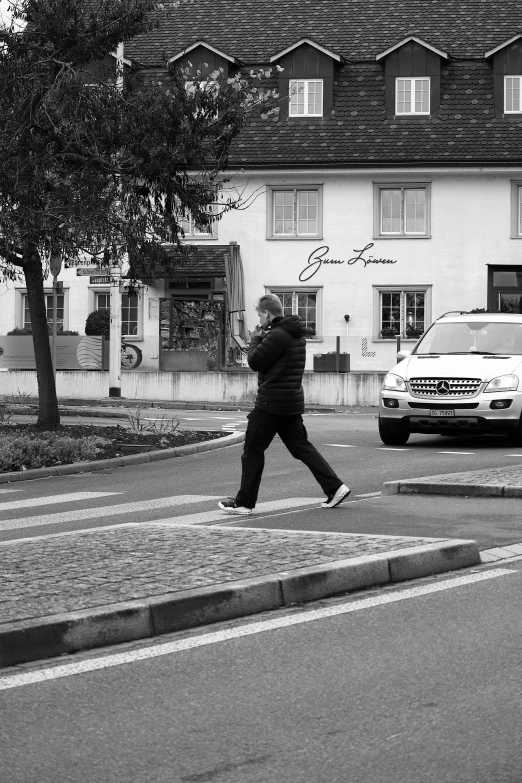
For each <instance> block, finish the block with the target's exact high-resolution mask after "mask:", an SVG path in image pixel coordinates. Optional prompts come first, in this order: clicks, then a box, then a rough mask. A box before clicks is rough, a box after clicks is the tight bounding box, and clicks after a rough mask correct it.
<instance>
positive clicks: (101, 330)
mask: <svg viewBox="0 0 522 783" xmlns="http://www.w3.org/2000/svg"><path fill="white" fill-rule="evenodd" d="M110 326H111V314H110V313H109V312H108V310H93V311H92V313H89V315H88V316H87V320H86V321H85V334H86V335H88V336H91V335H96V334H101V335H103V336H104V337H108V336H109V330H110Z"/></svg>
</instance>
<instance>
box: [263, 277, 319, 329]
mask: <svg viewBox="0 0 522 783" xmlns="http://www.w3.org/2000/svg"><path fill="white" fill-rule="evenodd" d="M265 293H266V294H273V293H275V294H276V296H277V294H279V293H282V294H292V298H293V302H292V314H294V308H295V310H296V309H297V295H298V294H315V295H316V300H315V306H316V333H315V335H314V336H313V337H307V338H306V339H307V342H314V343H320V342H322V341H323V286H322V285H302V286H299V285H297V286H296V285H266V286H265ZM295 314H297V313H295Z"/></svg>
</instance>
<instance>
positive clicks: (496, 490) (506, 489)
mask: <svg viewBox="0 0 522 783" xmlns="http://www.w3.org/2000/svg"><path fill="white" fill-rule="evenodd" d="M382 494H383V495H397V494H401V495H447V496H466V497H511V498H518V497H522V486H521V487H516V486H511V485H507V484H487V483H483V484H465V483H462V482H451V481H444V482H442V481H440V482H437V481H435V480H434V481H429V480H419V481H416V480H415V479H408V480H402V481H386V482H385V483H384V485H383V490H382Z"/></svg>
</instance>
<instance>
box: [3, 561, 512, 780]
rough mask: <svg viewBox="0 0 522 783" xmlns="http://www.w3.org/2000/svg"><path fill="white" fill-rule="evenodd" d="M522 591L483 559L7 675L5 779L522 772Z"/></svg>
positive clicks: (448, 776) (474, 776)
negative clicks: (405, 581) (434, 575)
mask: <svg viewBox="0 0 522 783" xmlns="http://www.w3.org/2000/svg"><path fill="white" fill-rule="evenodd" d="M521 590H522V568H521V562H520V561H519V562H515V563H512V564H510V566H509V568H499V567H492V568H488V567H484V566H482V567H479V568H475V569H470V570H467V571H465V572H459V574H458V575H457V574H451V575H445V576H443V577H439V578H431V579H427V580H418V581H417V582H414V583H410V584H407V585H404V586H399V587H393V588H391V589H380V590H375V591H369V592H366V593H361V594H359V595H356V596H351V597H348V598H347V597H344V598H338V599H331V600H328V601H322V602H320V603H318V604H315V605H307V606H306V607H305V608H303V607H295V608H293V609H289V610H286V611H282V612H277V613H270V614H269V615H261V616H256V618H254V619H248V620H241V621H235V622H231V623H227V624H223V625H221V626H212V627H211V628H210V627H207V628H205V629H200V630H198V631H195V632H186V633H183V634H177V635H172V636H170V637H164V638H162V640H161V641H160V642H159V643H158V642H157V641H156V642H150V641H149V642H147V643H135V644H132V645H122V646H121V647H118V648H113V649H112V650H107V649H105V650H103V651H102V652H98V653H96V654H94V653H83V654H80V655H77V656H72V657H70V658H64V659H62V660H60V661H58V662H56V661H54V662H48V663H47V664H45V663H44V664H42V663H40V664H37V665H26V666H23V667H18V669H17V670H16V671H15V672H13V671H6V672H2V673H0V733H1V736H2V752H1V754H0V779H1V780H2V781H5V783H33V781H34V783H36V781H38V783H85V781H89V783H420V781H422V783H492V781H494V783H519V782H520V779H521V777H520V770H521V769H522V744H521V743H520V735H521V731H522V719H521V714H522V695H521V690H520V687H519V684H520V678H521V676H522V664H521V661H522V659H521V655H520V648H521V643H522V633H521V628H522V604H521V602H520V601H519V600H518V598H517V596H518V595H520V592H521ZM116 653H117V654H119V657H118V658H115V657H111V656H114V655H115V654H116ZM13 674H15V675H16V676H15V679H14V680H9V679H8V678H10V677H11V676H12V675H13ZM53 678H54V679H53Z"/></svg>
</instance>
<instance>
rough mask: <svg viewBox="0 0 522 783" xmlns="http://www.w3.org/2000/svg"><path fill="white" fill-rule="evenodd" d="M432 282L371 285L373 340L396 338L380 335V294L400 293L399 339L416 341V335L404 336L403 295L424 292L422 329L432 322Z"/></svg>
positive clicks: (388, 340)
mask: <svg viewBox="0 0 522 783" xmlns="http://www.w3.org/2000/svg"><path fill="white" fill-rule="evenodd" d="M432 288H433V286H432V284H431V283H427V284H422V285H409V284H408V285H377V284H375V285H374V286H373V342H379V343H390V342H394V341H395V340H396V336H394V337H381V328H382V327H381V324H382V309H381V301H382V294H383V293H384V294H389V293H400V294H401V316H400V317H401V332H400V338H401V341H402V342H404V341H407V342H416V340H417V339H418V338H417V337H406V323H405V309H406V308H405V306H404V298H405V297H404V295H405V294H412V293H415V294H424V331H426V329H427V328H428V326H429V325H430V324H431V322H432V316H431V295H432Z"/></svg>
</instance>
